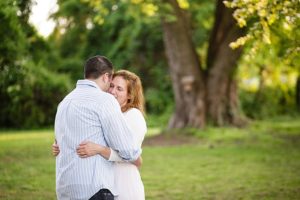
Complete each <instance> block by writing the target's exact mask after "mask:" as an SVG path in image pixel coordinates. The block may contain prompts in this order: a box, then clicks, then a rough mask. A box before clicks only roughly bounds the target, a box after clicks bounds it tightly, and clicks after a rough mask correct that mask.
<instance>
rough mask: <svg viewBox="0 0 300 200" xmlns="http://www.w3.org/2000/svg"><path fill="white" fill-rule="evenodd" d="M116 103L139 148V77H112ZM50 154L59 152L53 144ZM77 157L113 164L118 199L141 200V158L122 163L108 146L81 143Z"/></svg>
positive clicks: (141, 102)
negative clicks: (101, 158) (95, 157)
mask: <svg viewBox="0 0 300 200" xmlns="http://www.w3.org/2000/svg"><path fill="white" fill-rule="evenodd" d="M108 92H109V93H111V94H112V95H113V96H114V97H115V98H116V99H117V101H118V102H119V104H120V106H121V110H122V112H123V114H124V117H125V119H126V121H127V123H128V126H129V127H130V128H131V129H132V130H133V133H134V134H135V139H136V142H137V143H138V144H139V145H142V142H143V140H144V136H145V134H146V131H147V127H146V122H145V119H144V116H143V114H144V96H143V88H142V84H141V80H140V78H139V77H138V76H137V75H135V74H134V73H132V72H129V71H126V70H120V71H118V72H116V73H115V74H114V75H113V80H112V83H111V85H110V88H109V91H108ZM52 152H53V155H55V156H56V155H57V154H58V153H59V148H58V146H57V145H56V144H53V146H52ZM77 154H78V155H79V156H80V157H81V158H86V157H89V156H94V155H96V154H100V155H101V156H103V157H104V158H106V159H108V160H109V161H115V162H116V163H115V165H114V172H115V184H116V187H117V189H118V192H119V195H118V197H116V199H117V200H133V199H134V200H140V199H141V200H144V199H145V193H144V185H143V182H142V180H141V176H140V173H139V170H138V168H137V167H139V166H140V165H141V162H142V160H141V157H140V158H139V159H138V160H137V161H135V162H134V163H130V162H126V161H123V160H122V158H120V157H119V155H118V154H117V153H116V152H115V151H114V150H112V149H110V148H109V147H104V146H101V145H99V144H95V143H92V142H88V141H84V142H82V143H81V144H80V145H79V147H78V148H77Z"/></svg>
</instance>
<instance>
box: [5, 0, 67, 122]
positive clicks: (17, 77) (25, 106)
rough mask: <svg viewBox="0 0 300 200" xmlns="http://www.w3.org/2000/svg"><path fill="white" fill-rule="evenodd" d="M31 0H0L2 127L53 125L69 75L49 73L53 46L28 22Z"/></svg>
mask: <svg viewBox="0 0 300 200" xmlns="http://www.w3.org/2000/svg"><path fill="white" fill-rule="evenodd" d="M30 8H31V1H29V0H26V1H13V0H8V1H1V2H0V18H1V29H0V37H1V40H2V41H3V42H1V44H0V53H1V54H0V67H1V71H0V98H1V104H0V127H15V128H21V127H22V128H31V127H40V126H49V125H52V124H53V121H54V116H55V111H56V107H57V104H58V102H59V101H60V100H61V99H62V98H63V96H64V95H65V94H66V92H67V91H69V90H70V82H69V80H70V79H69V77H67V76H61V75H58V74H56V73H53V72H50V71H49V69H51V67H52V64H51V62H53V61H55V60H56V58H55V57H56V56H55V53H53V52H54V51H53V49H52V46H51V45H50V43H47V42H46V41H45V40H44V39H43V38H42V37H41V36H39V35H38V34H37V32H36V30H35V29H34V28H33V27H32V26H31V25H30V24H29V23H28V18H29V15H30Z"/></svg>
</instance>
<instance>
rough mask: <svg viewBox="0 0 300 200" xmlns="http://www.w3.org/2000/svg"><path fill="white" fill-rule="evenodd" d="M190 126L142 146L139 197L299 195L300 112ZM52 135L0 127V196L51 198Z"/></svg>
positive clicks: (194, 197) (181, 197) (45, 132)
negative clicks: (161, 142) (228, 124)
mask: <svg viewBox="0 0 300 200" xmlns="http://www.w3.org/2000/svg"><path fill="white" fill-rule="evenodd" d="M154 130H155V129H152V130H150V132H151V133H154V132H155V131H154ZM156 130H157V129H156ZM192 133H193V142H190V143H186V144H182V145H176V146H174V145H173V146H156V145H154V146H153V145H152V146H144V148H143V149H144V150H143V159H144V165H143V167H142V169H141V174H142V178H143V182H144V185H145V190H146V199H147V200H148V199H149V200H151V199H153V200H156V199H158V200H160V199H164V200H168V199H178V200H179V199H180V200H182V199H187V200H192V199H195V200H196V199H197V200H198V199H230V200H231V199H280V200H281V199H284V200H285V199H300V118H294V119H291V118H288V119H284V118H282V119H277V120H270V121H263V122H254V123H252V124H251V125H250V126H249V127H248V128H246V129H236V128H207V129H205V130H202V131H199V130H196V131H195V130H193V131H192ZM168 138H169V139H172V136H168V137H165V139H166V140H167V139H168ZM52 141H53V133H52V131H51V130H46V131H22V132H21V131H9V132H5V131H2V132H1V133H0V199H13V200H17V199H24V200H26V199H35V200H37V199H41V200H46V199H55V169H54V168H55V167H54V166H55V161H54V158H53V157H52V156H51V152H50V150H51V144H52Z"/></svg>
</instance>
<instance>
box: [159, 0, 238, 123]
mask: <svg viewBox="0 0 300 200" xmlns="http://www.w3.org/2000/svg"><path fill="white" fill-rule="evenodd" d="M165 2H167V3H168V4H169V5H170V6H171V7H172V9H173V13H172V16H174V17H175V20H174V19H172V18H171V19H172V20H170V19H169V20H168V18H167V17H165V18H163V19H162V26H163V34H164V44H165V48H166V55H167V59H168V64H169V67H170V74H171V78H172V85H173V90H174V94H175V112H174V114H173V116H172V118H171V120H170V122H169V128H184V127H195V128H202V127H204V126H205V123H206V120H207V118H209V119H210V120H211V121H212V122H213V123H214V124H216V125H225V124H234V125H238V126H241V125H242V124H243V122H244V120H243V118H241V117H240V116H241V115H240V112H239V106H238V104H239V103H238V94H237V83H236V79H235V72H236V69H237V61H238V60H239V58H240V55H241V53H242V49H241V48H240V49H237V50H232V49H231V48H230V47H229V44H230V43H231V42H233V41H235V40H236V39H237V38H239V37H240V36H242V34H243V31H242V30H241V29H239V28H238V27H237V26H236V22H235V20H234V19H233V16H232V10H230V9H228V8H226V7H225V6H224V4H223V1H222V0H217V2H216V3H217V5H216V11H215V23H214V27H213V30H212V32H211V38H210V41H209V49H208V57H207V68H206V70H205V71H204V70H202V68H201V66H200V62H199V57H198V55H197V53H196V50H195V47H194V45H193V43H192V40H191V38H192V37H191V36H190V34H189V30H190V29H189V26H188V22H189V21H188V20H187V18H186V15H185V13H184V11H183V10H182V9H181V8H180V7H179V6H178V3H177V1H176V0H166V1H165Z"/></svg>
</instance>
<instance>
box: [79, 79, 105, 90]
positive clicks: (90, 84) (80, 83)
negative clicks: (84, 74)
mask: <svg viewBox="0 0 300 200" xmlns="http://www.w3.org/2000/svg"><path fill="white" fill-rule="evenodd" d="M81 85H86V86H90V87H94V88H97V89H99V90H101V88H100V87H99V86H98V85H97V84H96V83H95V82H94V81H91V80H88V79H84V80H78V81H77V84H76V86H81Z"/></svg>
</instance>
